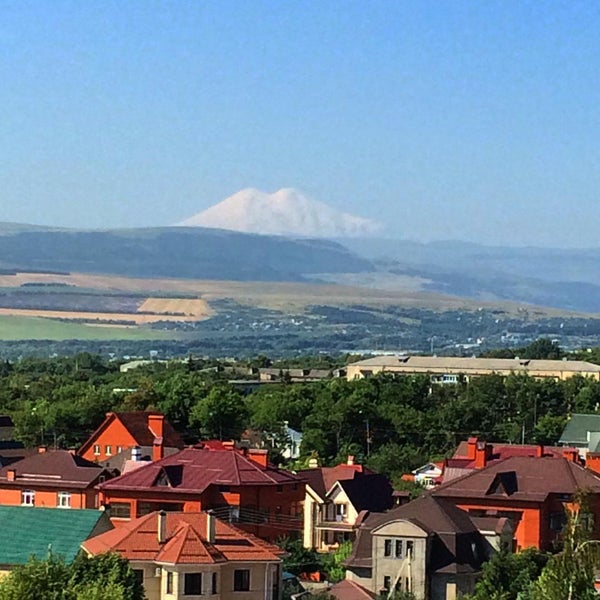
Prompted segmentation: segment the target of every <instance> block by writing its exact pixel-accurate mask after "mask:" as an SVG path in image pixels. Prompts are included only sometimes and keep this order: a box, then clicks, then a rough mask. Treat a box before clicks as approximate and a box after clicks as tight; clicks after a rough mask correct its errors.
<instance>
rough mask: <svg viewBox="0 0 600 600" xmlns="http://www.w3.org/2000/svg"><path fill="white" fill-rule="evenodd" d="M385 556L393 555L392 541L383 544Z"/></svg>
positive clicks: (385, 541)
mask: <svg viewBox="0 0 600 600" xmlns="http://www.w3.org/2000/svg"><path fill="white" fill-rule="evenodd" d="M383 555H384V556H391V555H392V540H384V542H383Z"/></svg>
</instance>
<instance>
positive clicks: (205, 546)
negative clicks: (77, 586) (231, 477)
mask: <svg viewBox="0 0 600 600" xmlns="http://www.w3.org/2000/svg"><path fill="white" fill-rule="evenodd" d="M164 518H165V519H166V540H165V542H164V543H162V544H161V543H159V541H158V527H159V513H156V512H154V513H150V514H148V515H145V516H143V517H140V518H139V519H134V520H133V521H130V522H128V523H124V524H123V525H122V526H120V527H118V528H117V529H113V530H112V531H107V532H106V533H103V534H102V535H99V536H97V537H95V538H92V539H90V540H87V541H86V542H84V543H83V544H82V546H83V548H84V549H85V550H86V551H87V552H89V553H90V554H100V553H102V552H108V551H114V552H118V553H119V554H121V556H124V557H125V558H127V559H128V560H139V561H153V562H157V563H166V564H214V563H223V562H228V561H279V560H280V557H281V556H282V554H284V553H283V551H282V550H280V549H279V548H278V547H277V546H274V545H272V544H269V543H267V542H264V541H263V540H260V539H258V538H257V537H255V536H253V535H251V534H248V533H245V532H243V531H241V530H239V529H237V528H235V527H233V526H232V525H230V524H228V523H225V522H223V521H220V520H218V519H215V541H214V543H210V542H209V541H208V540H207V538H206V535H205V532H206V531H207V519H208V518H209V517H208V516H207V514H206V513H191V512H190V513H180V512H167V513H164ZM213 518H214V517H213Z"/></svg>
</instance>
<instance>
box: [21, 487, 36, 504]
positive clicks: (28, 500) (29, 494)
mask: <svg viewBox="0 0 600 600" xmlns="http://www.w3.org/2000/svg"><path fill="white" fill-rule="evenodd" d="M21 504H22V505H23V506H33V505H34V504H35V491H34V490H23V491H22V492H21Z"/></svg>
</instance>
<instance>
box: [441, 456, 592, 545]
mask: <svg viewBox="0 0 600 600" xmlns="http://www.w3.org/2000/svg"><path fill="white" fill-rule="evenodd" d="M570 452H571V454H570V455H569V454H568V453H569V451H567V454H568V458H565V457H561V458H557V457H551V456H544V457H531V456H512V457H509V458H505V459H503V460H498V461H495V462H493V463H492V464H489V465H488V466H485V467H482V468H480V469H475V470H472V471H469V472H467V474H465V475H462V476H460V477H457V478H454V479H450V481H448V482H447V483H444V484H442V485H441V486H439V487H437V488H435V489H434V490H432V492H431V494H432V495H433V496H434V497H439V498H446V499H447V500H450V501H451V502H453V503H454V504H455V505H456V506H458V507H459V508H461V509H463V510H465V511H467V512H468V513H469V515H471V516H473V517H490V516H491V517H497V516H501V517H506V518H507V519H509V520H510V521H511V522H512V524H513V526H514V530H515V539H514V549H515V550H523V549H525V548H529V547H534V548H539V549H541V550H552V549H555V544H556V542H557V540H558V539H559V535H560V532H561V531H562V528H563V526H564V524H565V521H566V512H565V511H566V509H569V508H570V507H572V506H573V504H572V503H573V502H574V501H575V499H576V497H577V494H578V493H579V492H580V491H581V490H584V491H586V493H587V494H588V495H589V497H588V499H587V504H588V510H589V512H590V514H591V516H592V517H593V522H594V535H595V536H596V537H598V538H599V539H600V477H598V476H596V475H595V474H594V473H592V472H591V471H590V470H588V469H586V468H584V467H582V466H581V465H580V464H578V461H577V452H576V451H575V450H573V451H570Z"/></svg>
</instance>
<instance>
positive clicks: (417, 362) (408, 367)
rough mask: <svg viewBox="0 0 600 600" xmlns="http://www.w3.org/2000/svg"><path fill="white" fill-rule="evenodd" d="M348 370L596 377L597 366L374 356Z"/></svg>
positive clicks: (599, 367) (570, 362) (573, 362)
mask: <svg viewBox="0 0 600 600" xmlns="http://www.w3.org/2000/svg"><path fill="white" fill-rule="evenodd" d="M348 366H349V367H364V368H378V369H380V368H383V369H384V370H390V371H407V372H411V371H415V370H419V371H423V372H428V371H440V370H443V371H456V372H457V373H469V372H471V371H496V372H501V371H507V372H513V371H514V372H526V373H527V372H544V371H563V372H571V373H590V374H591V373H600V365H595V364H593V363H589V362H585V361H583V360H528V359H518V358H465V357H454V356H375V357H373V358H367V359H365V360H361V361H358V362H355V363H352V364H350V365H348Z"/></svg>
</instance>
